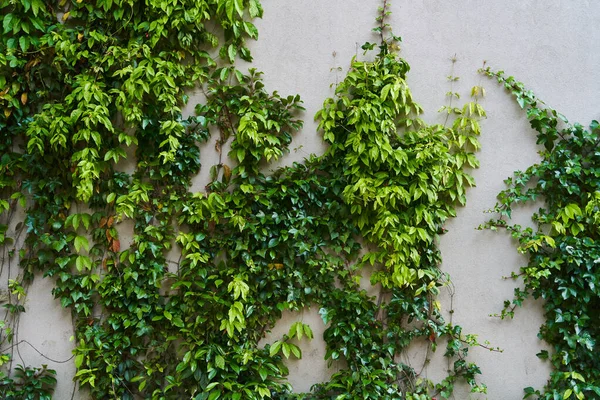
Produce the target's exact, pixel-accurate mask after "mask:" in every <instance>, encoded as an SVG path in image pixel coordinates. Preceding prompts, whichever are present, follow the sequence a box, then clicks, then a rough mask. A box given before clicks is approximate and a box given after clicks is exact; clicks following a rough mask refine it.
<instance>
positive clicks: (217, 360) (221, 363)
mask: <svg viewBox="0 0 600 400" xmlns="http://www.w3.org/2000/svg"><path fill="white" fill-rule="evenodd" d="M215 365H216V366H217V368H220V369H225V359H224V358H223V357H222V356H220V355H217V356H216V357H215Z"/></svg>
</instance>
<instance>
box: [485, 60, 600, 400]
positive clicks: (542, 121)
mask: <svg viewBox="0 0 600 400" xmlns="http://www.w3.org/2000/svg"><path fill="white" fill-rule="evenodd" d="M483 73H484V74H486V75H487V76H489V77H492V78H496V79H497V80H498V82H499V83H501V84H502V85H503V86H504V87H505V88H506V89H508V90H509V91H510V92H511V94H512V95H513V96H514V97H515V99H516V101H517V102H518V104H519V105H520V106H521V108H523V109H525V110H526V113H527V117H528V119H529V121H530V123H531V127H532V128H533V129H534V130H535V131H536V132H537V143H538V144H539V145H542V146H543V150H542V151H540V156H541V160H540V162H538V163H536V164H534V165H532V166H530V167H529V168H527V170H525V171H517V172H515V174H514V176H513V177H511V178H509V179H507V180H506V184H507V186H508V188H507V189H506V190H504V191H502V192H501V193H500V195H499V196H498V199H499V201H498V203H497V204H496V206H495V208H494V209H493V211H494V212H496V213H497V214H498V216H497V218H495V219H492V220H490V221H489V222H488V223H487V224H485V227H487V228H490V229H493V230H497V229H499V228H502V229H506V230H507V231H508V232H510V234H511V235H512V237H514V238H515V239H516V240H517V241H518V243H519V247H518V250H519V252H520V253H522V254H525V255H527V256H528V263H527V265H526V266H524V267H522V268H521V270H520V272H519V273H514V274H513V278H514V279H522V281H523V284H524V289H519V288H517V289H515V297H514V299H513V300H512V302H511V301H506V302H505V304H504V309H503V310H502V312H501V314H500V317H502V318H506V317H510V318H512V317H513V316H514V313H515V309H516V308H517V307H519V306H521V305H522V303H523V301H525V299H527V298H528V297H529V296H533V297H534V298H536V299H537V298H541V299H543V301H544V315H545V317H546V321H545V323H544V324H543V325H542V327H541V328H540V332H539V335H538V336H539V337H540V338H541V339H543V340H544V341H546V342H547V343H548V344H549V345H550V346H551V348H552V350H551V351H546V350H543V351H541V352H540V353H539V354H538V357H539V358H541V359H549V360H550V362H551V363H552V366H553V368H554V369H553V371H552V373H551V377H550V380H549V381H548V383H547V385H546V386H545V388H544V390H541V391H540V390H535V389H533V388H531V387H529V388H526V389H525V393H526V394H525V398H530V397H534V398H539V399H569V398H577V399H595V398H600V368H599V366H598V356H597V353H598V352H597V338H598V337H599V335H600V331H599V330H598V329H599V327H600V312H599V311H600V296H599V295H600V292H599V288H598V285H599V283H600V269H599V268H598V265H599V263H600V242H599V240H600V236H599V235H600V228H599V227H600V152H599V151H598V145H599V144H600V126H599V124H598V121H592V122H591V124H590V125H589V128H585V127H583V126H582V125H580V124H578V123H575V124H572V123H569V121H568V120H567V119H566V118H565V116H564V115H562V114H560V113H558V112H557V111H556V110H554V109H552V108H550V107H548V106H547V105H546V104H545V103H544V102H543V101H541V100H539V99H538V98H537V97H536V96H535V95H534V94H533V92H532V91H531V90H528V89H526V88H525V86H524V85H523V84H522V83H521V82H518V81H516V80H515V79H514V78H513V77H511V76H509V77H506V76H505V75H504V73H503V72H502V71H500V72H494V71H491V70H490V69H486V70H483ZM532 202H540V203H542V206H541V207H540V208H539V210H538V211H537V212H536V213H535V214H533V216H532V220H533V222H534V224H535V227H533V228H530V227H523V226H520V225H517V224H512V223H511V221H510V218H511V213H512V211H513V209H514V208H515V207H518V206H519V205H520V204H524V203H532Z"/></svg>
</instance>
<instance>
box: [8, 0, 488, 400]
mask: <svg viewBox="0 0 600 400" xmlns="http://www.w3.org/2000/svg"><path fill="white" fill-rule="evenodd" d="M0 9H1V10H2V15H3V18H2V29H3V33H4V34H3V35H2V38H1V41H0V49H1V50H2V51H0V71H1V74H0V108H2V110H3V112H2V113H0V135H1V140H0V147H1V148H2V158H1V160H0V161H1V168H0V171H1V175H0V185H1V186H0V190H2V194H3V199H2V200H1V202H0V209H1V210H2V218H3V220H2V225H1V226H0V233H1V234H2V236H0V239H1V242H0V244H2V246H3V265H5V264H6V265H11V264H10V263H12V262H14V261H16V260H18V262H19V264H20V267H21V270H20V271H21V272H20V274H19V275H16V274H12V273H10V272H9V275H11V277H12V278H14V280H13V281H11V283H10V288H9V289H10V294H9V296H8V302H7V304H6V308H7V315H6V317H5V324H4V325H3V326H2V329H3V331H2V333H1V336H0V340H1V342H2V345H3V346H6V345H10V344H11V343H14V340H15V337H14V333H13V332H14V327H16V326H18V316H19V315H20V313H22V312H23V311H24V307H23V303H22V301H23V297H24V296H25V295H26V288H27V286H28V285H29V284H30V283H31V282H32V280H33V279H34V277H35V276H36V275H38V274H40V273H41V274H43V275H44V276H45V277H46V278H47V279H52V280H53V282H55V288H54V290H53V294H54V296H55V297H56V298H57V299H59V300H60V302H61V304H62V306H63V307H67V308H69V309H70V310H71V312H72V316H73V321H74V326H75V338H76V348H75V350H74V362H75V365H76V367H77V373H76V380H77V381H78V382H79V384H80V385H81V386H84V387H87V388H88V389H89V391H90V393H91V394H92V396H93V397H94V398H98V399H106V398H117V399H134V398H139V397H142V398H153V399H178V398H194V399H198V400H203V399H208V400H216V399H234V400H235V399H242V398H243V399H264V398H276V399H281V398H314V399H339V400H341V399H356V398H364V399H413V400H426V399H432V398H434V397H436V398H437V397H442V398H448V397H450V396H451V395H452V392H453V387H454V383H455V382H456V381H457V380H458V379H465V380H466V381H467V383H468V384H469V385H471V387H472V391H473V392H482V391H485V386H484V385H482V384H479V383H478V382H476V380H475V378H476V376H477V375H478V374H479V373H480V371H479V368H478V367H477V365H475V364H473V363H470V362H468V361H467V359H466V356H467V353H468V349H469V347H470V346H474V345H479V343H478V342H477V339H476V336H475V335H470V334H465V333H463V332H462V329H461V327H460V326H457V325H453V324H448V323H446V322H444V320H443V318H442V316H441V306H440V304H439V302H438V301H437V300H436V296H437V294H438V293H439V291H440V289H441V288H443V287H444V286H445V285H447V284H448V277H447V276H446V275H445V274H443V273H442V272H441V271H440V270H439V268H438V266H439V263H440V261H441V256H440V252H439V250H438V248H437V246H436V240H437V238H438V234H440V233H442V232H443V225H444V223H445V221H446V220H447V219H448V218H450V217H454V216H455V207H456V206H459V205H464V204H465V202H466V197H465V191H466V188H467V187H469V186H472V185H473V184H474V181H473V178H472V177H471V176H470V175H469V174H468V171H467V169H468V168H476V167H477V166H478V161H477V159H476V157H475V154H474V153H475V152H476V151H477V150H478V149H479V142H478V139H477V137H478V135H479V124H478V120H479V119H480V118H481V117H483V116H484V115H485V113H484V111H483V108H482V107H481V105H479V104H478V102H477V98H478V97H480V96H481V94H482V90H481V88H479V87H476V88H474V90H473V95H474V96H475V100H474V101H473V102H471V103H467V104H466V105H464V107H462V108H457V107H452V106H449V107H448V108H446V111H447V112H448V115H449V116H452V117H453V118H452V119H451V121H452V122H451V124H450V125H449V126H445V125H428V124H426V123H425V122H424V121H422V120H421V119H420V118H419V117H418V116H419V114H420V113H421V108H420V106H419V105H418V104H416V103H415V102H414V101H413V99H412V95H411V92H410V90H409V88H408V86H407V84H406V81H405V78H406V74H407V73H408V71H409V66H408V64H407V63H406V61H404V60H403V59H401V58H400V57H399V56H398V54H397V42H398V41H400V38H399V37H397V36H394V35H393V34H391V33H390V30H389V26H388V24H387V23H386V17H387V16H388V15H389V2H388V1H387V0H386V1H384V2H383V6H382V7H381V8H380V12H379V16H378V18H377V22H378V27H377V28H375V31H376V33H377V34H378V35H379V36H380V42H379V43H378V44H371V43H367V44H365V46H364V49H365V51H369V50H376V51H377V53H376V54H375V56H374V59H373V61H360V60H359V59H358V58H355V59H354V60H353V61H352V64H351V69H350V71H349V73H348V75H347V76H346V78H345V79H344V81H343V82H341V83H340V84H339V85H338V87H337V88H336V95H335V97H334V98H331V99H327V100H326V101H325V103H324V105H323V109H322V110H321V111H319V112H318V114H317V116H316V119H317V120H318V121H319V129H320V130H321V131H322V132H323V137H324V139H325V141H326V142H328V143H329V148H328V150H327V152H326V153H325V154H324V155H323V156H319V157H317V156H311V157H309V158H308V159H307V160H305V162H303V163H296V164H294V165H293V166H291V167H286V168H282V169H279V170H277V171H275V172H274V173H273V174H271V175H265V174H264V171H265V166H266V165H268V163H269V162H271V161H273V160H277V159H279V158H280V157H282V156H283V155H284V154H285V153H286V152H287V151H288V147H289V145H290V143H291V140H292V135H293V134H294V133H295V132H296V131H298V130H299V129H300V128H301V126H302V122H301V120H300V119H299V118H298V112H299V111H301V110H302V102H301V100H300V98H299V96H297V95H290V96H287V97H286V96H281V95H279V94H278V93H277V92H275V93H268V92H266V91H265V89H264V85H263V82H262V80H261V73H260V72H257V71H255V70H252V69H251V70H250V71H249V72H248V73H244V72H242V71H239V70H238V69H236V68H235V66H234V65H233V63H234V62H235V61H236V59H237V58H238V57H239V58H241V59H243V60H246V61H249V60H251V55H250V52H249V51H248V49H247V48H246V47H245V40H246V39H247V38H252V39H256V38H257V36H258V32H257V30H256V28H255V26H254V25H253V24H252V22H251V20H252V18H256V17H260V16H261V15H262V7H261V5H260V3H259V2H258V0H203V1H198V0H193V1H192V0H178V1H172V0H146V1H137V0H95V1H85V2H83V1H81V0H59V1H42V0H19V1H8V0H0ZM215 26H216V27H218V29H217V31H215V29H216V28H215ZM221 34H222V35H221ZM220 36H222V38H223V40H220V39H219V37H220ZM217 48H218V55H219V58H217V57H216V56H215V55H214V52H211V49H217ZM197 86H200V87H202V88H203V90H204V91H205V93H206V101H205V103H204V104H199V105H198V106H197V107H196V113H197V115H196V116H193V117H189V118H183V116H182V112H181V109H182V107H183V106H184V105H185V104H186V103H187V101H188V97H187V95H186V90H189V89H191V88H194V87H197ZM450 95H451V96H452V97H456V95H455V93H450ZM215 134H216V135H218V138H217V141H216V148H215V151H216V152H217V153H218V155H219V163H218V164H216V165H214V166H212V167H211V182H210V183H209V184H208V185H207V186H206V188H205V190H204V191H201V192H191V191H190V189H189V188H190V186H191V181H192V178H193V177H194V176H196V174H197V173H198V171H199V169H200V167H201V163H200V146H201V145H202V144H204V143H206V142H207V141H208V139H209V138H210V137H211V135H215ZM226 148H229V149H230V150H229V152H228V154H223V151H224V149H226ZM133 152H134V153H135V155H134V158H133V161H135V170H134V171H133V172H132V173H128V172H126V170H125V169H124V168H123V160H126V159H127V158H128V157H131V156H128V154H131V153H133ZM15 210H22V211H24V212H25V219H24V221H23V223H22V224H14V217H15V215H16V214H15V213H16V211H15ZM124 221H130V222H131V223H132V224H133V226H134V228H133V239H132V242H131V243H130V244H129V245H125V244H123V243H121V240H120V237H119V232H120V230H122V227H123V226H125V224H123V222H124ZM21 231H24V232H25V235H26V236H25V239H24V241H23V243H22V245H21V243H20V242H19V240H18V237H19V232H21ZM174 246H177V247H178V249H179V251H180V254H181V256H180V258H179V259H178V260H170V259H168V256H167V254H168V253H169V251H170V250H171V249H172V248H173V247H174ZM366 265H370V266H371V267H373V268H374V270H375V272H374V273H373V274H372V275H371V276H370V281H371V283H372V284H373V285H378V286H379V287H380V288H381V291H380V294H379V297H378V298H371V297H370V296H369V295H368V294H367V292H366V291H365V290H363V289H361V287H360V285H359V282H360V280H361V278H363V276H362V275H363V274H364V269H363V267H364V266H366ZM311 306H312V307H318V308H319V310H320V311H319V312H320V314H321V316H322V318H323V321H324V322H325V323H326V324H327V329H326V331H325V334H324V338H323V339H324V340H325V342H326V345H327V354H326V359H328V360H337V359H342V360H345V363H346V368H344V369H343V370H341V371H339V372H338V373H336V374H334V375H333V376H332V377H331V379H330V380H329V381H328V382H325V383H322V384H317V385H315V386H314V387H313V390H312V391H311V393H308V394H292V393H291V387H290V385H289V383H288V382H287V381H286V375H287V374H288V370H287V368H286V366H285V362H284V361H285V359H287V358H289V357H292V356H293V357H297V358H299V357H301V356H302V354H301V348H300V346H299V345H298V342H297V340H303V339H304V338H305V337H306V338H307V339H311V338H312V337H313V333H312V329H311V328H310V326H308V325H306V324H304V323H302V322H296V323H294V324H292V326H291V327H290V329H289V332H288V334H287V335H284V336H283V337H282V338H280V339H279V340H276V341H275V342H274V343H271V344H267V345H264V346H263V345H262V344H260V340H261V339H262V338H263V337H264V335H265V334H266V332H268V331H269V330H270V329H271V328H272V327H273V326H274V324H275V323H276V322H277V321H278V320H279V319H280V318H281V315H282V312H283V311H285V310H290V311H299V310H302V309H303V308H305V307H311ZM417 341H421V342H425V343H427V346H428V348H429V349H432V350H435V349H436V347H437V345H438V343H440V344H442V345H444V346H445V353H444V354H445V356H446V357H448V359H449V360H451V364H452V366H451V368H450V369H449V375H448V376H447V377H446V378H445V379H444V380H442V381H441V382H430V381H428V380H426V379H423V378H422V377H420V375H419V371H418V370H417V369H415V368H414V367H413V366H410V365H408V364H404V363H402V362H400V361H399V357H398V356H399V355H400V354H401V353H403V352H404V351H406V349H407V348H408V347H409V346H410V344H411V343H415V342H417ZM12 360H13V356H12V353H11V352H10V351H8V352H4V354H3V355H2V357H1V358H0V362H1V363H2V364H4V365H6V366H9V367H10V366H11V365H12V364H11V363H12ZM19 371H24V372H23V373H22V374H21V375H19ZM31 371H34V372H33V373H31ZM13 372H15V371H8V372H7V373H5V374H4V375H3V376H2V380H1V381H0V391H1V392H2V393H3V394H4V395H5V396H9V395H12V392H11V390H12V391H13V392H14V390H15V389H14V388H15V387H32V388H35V390H34V392H33V393H32V394H29V393H28V394H23V396H25V397H24V398H49V396H50V394H51V392H52V386H53V383H54V381H53V378H52V375H53V371H51V370H47V369H46V368H45V367H41V368H40V369H35V368H28V369H23V368H21V369H17V371H16V372H17V374H14V373H13ZM11 374H12V375H11ZM40 377H41V378H40ZM23 382H26V384H24V383H23ZM40 382H41V383H40ZM19 390H20V389H19ZM27 396H28V397H27ZM36 396H37V397H36ZM44 396H45V397H44Z"/></svg>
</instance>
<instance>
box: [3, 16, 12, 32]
mask: <svg viewBox="0 0 600 400" xmlns="http://www.w3.org/2000/svg"><path fill="white" fill-rule="evenodd" d="M13 18H14V15H13V14H12V13H8V14H6V15H5V16H4V18H3V19H2V27H3V28H4V34H7V33H8V32H10V31H11V30H12V21H13Z"/></svg>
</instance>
